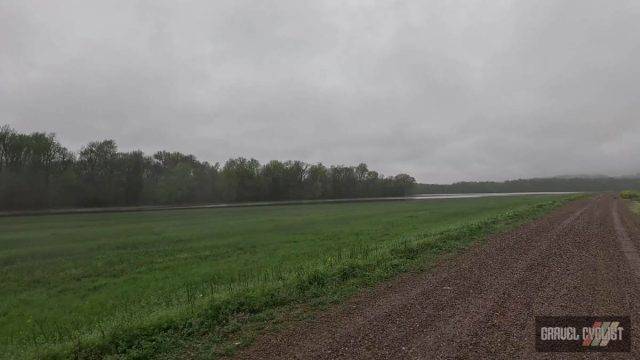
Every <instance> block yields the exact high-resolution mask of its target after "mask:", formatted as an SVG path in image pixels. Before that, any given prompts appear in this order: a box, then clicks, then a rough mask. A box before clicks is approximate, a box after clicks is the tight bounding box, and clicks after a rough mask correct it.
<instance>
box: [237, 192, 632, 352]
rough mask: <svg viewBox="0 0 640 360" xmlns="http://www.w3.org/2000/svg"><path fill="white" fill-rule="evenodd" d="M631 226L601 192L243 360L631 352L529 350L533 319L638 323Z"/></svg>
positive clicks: (372, 293)
mask: <svg viewBox="0 0 640 360" xmlns="http://www.w3.org/2000/svg"><path fill="white" fill-rule="evenodd" d="M637 249H640V222H639V221H638V220H637V219H636V217H635V216H634V215H632V214H631V213H630V212H629V211H628V209H627V208H626V206H625V205H624V204H623V203H622V200H620V199H617V198H616V197H615V196H614V195H600V196H597V197H595V198H592V199H588V200H581V201H575V202H572V203H570V204H568V205H567V206H565V207H563V208H561V209H558V210H556V211H554V212H553V213H551V214H549V215H547V216H545V217H544V218H542V219H539V220H537V221H534V222H531V223H529V224H526V225H523V226H521V227H519V228H517V229H515V230H513V231H510V232H508V233H504V234H500V235H496V236H492V237H490V238H489V239H488V240H487V241H486V242H484V243H482V244H477V245H475V246H474V247H472V248H470V249H469V250H468V251H466V252H465V253H464V254H462V255H460V256H458V257H456V258H454V259H449V260H447V261H442V262H441V263H440V264H438V265H437V266H436V268H435V269H434V270H433V271H430V272H428V273H423V274H406V275H403V276H401V277H400V278H398V279H396V280H394V281H392V282H389V283H386V284H383V285H380V286H378V287H376V288H375V289H372V290H369V291H365V292H363V293H361V294H359V295H358V296H356V297H355V298H353V299H351V300H349V301H348V302H346V303H345V304H342V305H339V306H335V307H333V308H331V309H329V310H328V311H325V312H323V313H321V314H319V315H318V316H316V317H315V318H314V319H313V320H309V321H306V322H304V323H301V324H298V325H295V326H293V327H291V328H289V329H287V330H284V331H281V332H279V333H272V334H267V335H264V336H262V337H260V338H258V339H257V340H256V342H255V344H254V345H253V346H252V347H250V348H248V349H245V350H244V351H243V352H241V353H239V354H238V355H237V357H238V358H246V359H399V358H400V359H450V358H458V359H486V358H504V359H513V358H526V359H528V358H536V359H548V358H569V359H574V358H600V357H605V356H606V358H628V359H638V358H640V343H639V342H638V334H640V331H635V333H633V337H632V352H631V353H580V354H578V353H536V351H535V336H534V334H535V322H534V318H535V316H546V315H595V316H605V315H616V316H623V315H625V316H630V317H631V325H632V328H633V327H634V326H635V327H636V328H638V326H639V325H640V321H638V320H639V319H640V302H639V301H640V256H639V255H638V251H637Z"/></svg>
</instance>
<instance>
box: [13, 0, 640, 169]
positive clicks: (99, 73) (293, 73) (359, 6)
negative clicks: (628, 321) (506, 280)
mask: <svg viewBox="0 0 640 360" xmlns="http://www.w3.org/2000/svg"><path fill="white" fill-rule="evenodd" d="M639 20H640V3H638V2H637V1H615V2H604V1H584V0H583V1H495V0H491V1H426V2H424V1H394V2H383V1H380V2H374V1H309V2H307V1H299V0H289V1H283V0H280V1H239V0H232V1H171V2H169V1H86V0H81V1H56V2H53V1H25V0H19V1H18V0H15V1H13V0H7V1H3V2H1V3H0V123H8V124H10V125H11V126H13V127H15V128H16V129H18V130H22V131H33V130H41V131H50V132H56V133H57V134H58V136H59V138H60V139H61V140H62V141H63V142H64V143H65V144H67V145H69V146H70V147H71V148H72V149H77V148H79V147H80V146H81V145H82V144H84V143H86V142H87V141H89V140H95V139H102V138H114V139H116V140H117V141H118V143H119V144H120V146H121V148H122V149H134V148H141V149H143V150H145V151H147V152H152V151H155V150H158V149H170V150H180V151H184V152H191V153H194V154H195V155H197V156H198V157H199V158H202V159H206V160H210V161H224V160H225V159H226V158H228V157H233V156H253V157H256V158H258V159H260V160H268V159H276V158H277V159H301V160H306V161H309V162H316V161H322V162H324V163H329V164H331V163H346V164H354V163H357V162H360V161H365V162H367V163H369V164H370V166H371V167H373V168H376V169H380V170H382V171H383V172H385V173H388V174H391V173H396V172H401V171H406V172H409V173H411V174H414V175H415V176H416V177H417V178H418V179H419V180H420V181H425V182H447V181H453V180H467V179H505V178H514V177H531V176H548V175H558V174H585V173H609V174H623V173H635V172H638V171H640V161H639V160H638V157H637V156H635V154H638V153H639V152H640V121H638V120H637V119H636V117H637V114H638V113H640V111H639V110H640V101H638V100H637V98H638V94H639V93H640V73H639V70H638V67H637V65H636V63H637V61H638V60H637V59H638V57H639V55H640V38H639V37H638V36H637V34H638V33H640V21H639Z"/></svg>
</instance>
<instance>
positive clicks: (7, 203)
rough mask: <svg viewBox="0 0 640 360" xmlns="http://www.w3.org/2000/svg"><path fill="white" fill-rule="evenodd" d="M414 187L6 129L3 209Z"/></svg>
mask: <svg viewBox="0 0 640 360" xmlns="http://www.w3.org/2000/svg"><path fill="white" fill-rule="evenodd" d="M414 186H415V179H414V178H413V177H411V176H409V175H407V174H399V175H395V176H390V177H385V176H383V175H382V174H379V173H378V172H376V171H372V170H369V169H368V167H367V165H366V164H360V165H358V166H342V165H337V166H330V167H326V166H324V165H322V164H307V163H304V162H302V161H278V160H273V161H270V162H268V163H266V164H260V163H259V162H258V161H257V160H255V159H245V158H242V157H239V158H235V159H229V160H227V161H226V162H225V163H224V165H220V164H218V163H216V164H210V163H208V162H206V161H199V160H198V159H196V158H195V157H194V156H193V155H186V154H182V153H179V152H167V151H159V152H157V153H155V154H153V155H151V156H149V155H146V154H144V153H143V152H141V151H130V152H120V151H118V147H117V145H116V143H115V141H113V140H104V141H98V142H90V143H89V144H87V145H86V146H85V147H83V148H82V149H81V150H80V151H79V152H78V153H74V152H71V151H69V150H68V149H66V148H65V147H64V146H62V145H61V144H60V143H59V142H58V141H57V140H56V138H55V135H53V134H45V133H40V132H36V133H31V134H22V133H18V132H16V131H14V130H13V129H11V128H9V127H7V126H4V127H1V128H0V209H2V210H18V209H42V208H60V207H101V206H122V205H156V204H157V205H160V204H167V205H168V204H188V203H215V202H239V201H262V200H291V199H328V198H350V197H373V196H399V195H405V194H408V193H410V192H411V191H412V190H413V189H414Z"/></svg>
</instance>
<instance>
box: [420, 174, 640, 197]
mask: <svg viewBox="0 0 640 360" xmlns="http://www.w3.org/2000/svg"><path fill="white" fill-rule="evenodd" d="M626 189H638V190H640V177H639V176H627V177H609V176H601V177H551V178H533V179H518V180H508V181H501V182H497V181H464V182H457V183H453V184H447V185H440V184H417V185H416V186H415V188H414V192H415V193H420V194H438V193H491V192H495V193H505V192H541V191H621V190H626Z"/></svg>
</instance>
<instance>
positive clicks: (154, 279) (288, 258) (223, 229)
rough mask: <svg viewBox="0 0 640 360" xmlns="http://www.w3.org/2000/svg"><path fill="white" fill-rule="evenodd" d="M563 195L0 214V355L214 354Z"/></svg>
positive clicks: (528, 215) (530, 214) (535, 212)
mask: <svg viewBox="0 0 640 360" xmlns="http://www.w3.org/2000/svg"><path fill="white" fill-rule="evenodd" d="M567 199H568V198H567V197H553V196H529V197H506V198H481V199H455V200H437V201H422V202H419V201H403V202H376V203H347V204H322V205H300V206H274V207H259V208H230V209H205V210H183V211H162V212H142V213H116V214H86V215H54V216H38V217H17V218H0V280H1V281H0V356H4V357H6V358H60V359H62V358H69V357H76V358H104V357H111V358H124V359H136V358H149V357H158V358H161V357H163V356H164V357H173V356H177V355H176V354H181V355H182V356H183V357H196V358H199V357H215V355H216V354H220V353H228V352H232V351H233V349H234V348H235V347H236V346H242V345H245V344H246V343H247V342H249V341H250V338H251V336H252V334H253V333H254V332H255V331H259V329H260V327H261V326H262V325H264V324H265V323H266V322H268V321H270V320H273V319H277V318H278V317H279V316H281V315H282V314H283V313H285V312H286V311H290V310H291V309H292V308H293V307H294V306H296V305H300V304H306V305H311V306H313V305H314V304H323V303H327V302H332V301H339V300H340V299H343V298H344V297H346V296H348V295H349V294H352V293H353V292H354V291H357V289H359V288H361V287H363V286H368V285H371V284H374V283H376V282H379V281H381V280H383V279H387V278H389V277H390V276H393V275H394V274H397V273H400V272H403V271H407V270H410V269H417V268H424V267H426V266H429V264H432V263H433V261H434V259H436V258H437V257H438V256H441V255H442V254H445V253H452V252H455V251H457V250H460V249H462V248H464V247H465V246H467V245H469V244H470V243H472V242H473V241H474V240H477V239H479V238H482V237H484V236H486V235H487V234H490V233H494V232H497V231H501V230H504V229H506V228H509V227H511V226H515V225H516V224H519V223H522V222H524V221H527V220H530V219H532V218H534V217H537V216H539V215H541V214H543V213H545V212H547V211H549V210H550V209H552V208H554V207H556V206H558V205H559V204H561V203H562V202H564V201H566V200H567ZM185 349H187V350H188V353H185V352H184V351H186V350H185ZM172 354H173V355H172ZM185 354H190V355H189V356H186V355H185Z"/></svg>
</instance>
